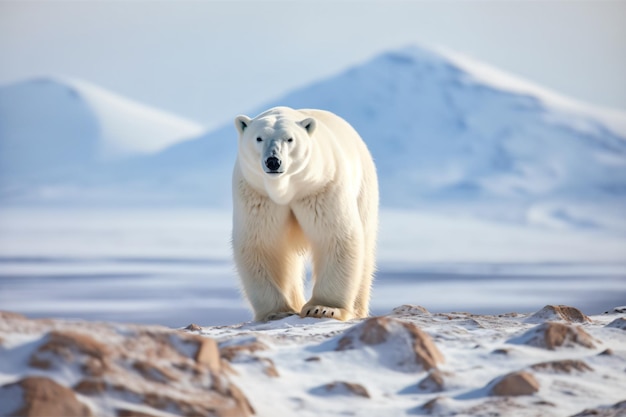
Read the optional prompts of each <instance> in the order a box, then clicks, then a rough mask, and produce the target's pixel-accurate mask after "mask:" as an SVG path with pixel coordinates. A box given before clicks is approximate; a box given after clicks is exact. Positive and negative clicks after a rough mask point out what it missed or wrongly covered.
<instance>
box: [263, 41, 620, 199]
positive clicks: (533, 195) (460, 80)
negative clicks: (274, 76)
mask: <svg viewBox="0 0 626 417" xmlns="http://www.w3.org/2000/svg"><path fill="white" fill-rule="evenodd" d="M572 103H573V102H572V101H568V100H566V99H563V98H559V97H557V96H556V95H554V94H552V93H549V92H546V91H544V90H542V89H540V88H539V87H534V86H532V85H530V84H529V83H526V82H522V81H519V80H517V79H515V78H514V77H512V76H508V75H504V74H503V73H501V72H499V71H497V70H493V69H489V67H488V66H486V65H483V64H480V63H476V62H474V61H472V60H469V59H465V58H464V59H461V58H460V56H458V55H455V56H452V54H450V55H446V54H443V53H439V52H436V51H432V50H428V49H424V48H419V47H407V48H402V49H399V50H394V51H389V52H385V53H383V54H381V55H378V56H376V57H374V58H372V59H371V60H369V61H367V62H365V63H363V64H361V65H358V66H355V67H353V68H351V69H348V70H347V71H345V72H343V73H342V74H339V75H337V76H335V77H331V78H328V79H326V80H322V81H320V82H317V83H315V84H312V85H310V86H307V87H305V88H303V89H300V90H297V91H294V92H293V93H291V94H289V95H287V96H285V97H283V98H280V99H279V100H276V101H275V102H273V103H270V105H268V106H265V107H270V106H274V105H279V104H280V105H287V106H290V107H295V108H302V107H304V108H306V107H312V108H324V109H327V110H330V111H332V112H335V113H337V114H339V115H341V116H342V117H344V118H345V119H346V120H348V121H349V122H350V123H351V124H352V125H354V126H355V128H356V129H357V131H359V132H360V133H361V135H362V136H363V138H364V139H365V141H366V142H367V143H368V146H369V147H370V150H371V151H372V154H373V156H374V159H375V160H376V163H377V166H378V169H379V173H380V181H381V190H382V199H383V204H386V205H400V206H402V205H407V204H408V205H412V204H414V203H415V202H417V201H420V200H421V201H422V202H423V201H426V200H429V201H432V200H433V199H438V200H441V199H444V200H450V199H454V200H456V201H458V200H467V199H468V198H474V199H475V198H485V197H489V198H497V199H518V200H519V199H522V200H526V201H529V200H533V199H537V198H545V197H548V196H551V197H563V196H569V197H571V196H577V197H582V196H584V198H588V197H589V196H591V195H606V194H615V193H616V192H617V193H623V192H624V190H626V187H625V185H626V174H620V173H616V172H615V171H616V167H623V166H625V165H626V140H625V138H626V134H624V135H621V134H618V133H616V132H618V131H620V129H619V125H620V123H617V122H620V121H621V120H622V119H623V120H626V118H625V117H624V116H623V115H621V113H619V112H613V113H611V114H609V115H608V116H609V117H608V118H611V120H612V121H613V122H615V123H612V124H610V125H609V124H608V123H606V122H605V119H606V118H600V117H597V113H598V112H600V111H599V110H597V109H591V108H587V107H585V106H582V105H581V106H576V105H575V104H572ZM615 115H617V116H618V117H616V118H615V117H613V116H615ZM616 121H617V122H616ZM625 125H626V123H625ZM624 131H625V132H626V130H624ZM622 171H623V170H622Z"/></svg>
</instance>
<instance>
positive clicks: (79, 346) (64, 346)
mask: <svg viewBox="0 0 626 417" xmlns="http://www.w3.org/2000/svg"><path fill="white" fill-rule="evenodd" d="M44 352H51V353H53V354H55V355H56V356H59V357H60V358H63V359H65V360H72V359H74V357H75V355H76V354H77V353H80V354H84V355H87V356H91V357H93V358H95V359H97V360H99V361H103V360H104V357H105V356H106V355H107V353H108V348H107V347H106V346H105V345H104V344H102V343H100V342H98V341H97V340H95V339H94V338H93V337H91V336H89V335H87V334H84V333H78V332H74V331H68V330H53V331H51V332H50V333H49V334H48V337H47V340H46V342H44V344H43V345H41V346H40V347H39V349H37V352H36V353H35V355H37V354H41V353H44Z"/></svg>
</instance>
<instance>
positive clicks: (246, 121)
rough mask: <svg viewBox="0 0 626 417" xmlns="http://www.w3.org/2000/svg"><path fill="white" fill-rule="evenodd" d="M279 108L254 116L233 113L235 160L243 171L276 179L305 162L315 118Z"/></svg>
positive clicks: (300, 166)
mask: <svg viewBox="0 0 626 417" xmlns="http://www.w3.org/2000/svg"><path fill="white" fill-rule="evenodd" d="M294 114H297V113H296V112H293V113H291V112H284V111H281V110H279V109H276V110H275V111H268V112H265V113H263V114H261V115H259V116H257V117H256V118H254V119H251V118H249V117H248V116H237V118H235V126H236V128H237V131H238V132H239V161H240V164H241V167H242V169H243V170H244V172H247V173H249V174H252V175H254V176H255V177H257V178H259V176H265V177H266V178H267V177H271V178H275V179H279V178H281V177H283V176H292V175H294V174H297V173H298V172H300V171H302V170H303V169H304V168H305V167H306V166H307V164H308V161H309V158H310V153H311V141H312V140H313V139H312V135H313V132H314V131H315V127H316V121H315V119H313V118H311V117H302V118H294Z"/></svg>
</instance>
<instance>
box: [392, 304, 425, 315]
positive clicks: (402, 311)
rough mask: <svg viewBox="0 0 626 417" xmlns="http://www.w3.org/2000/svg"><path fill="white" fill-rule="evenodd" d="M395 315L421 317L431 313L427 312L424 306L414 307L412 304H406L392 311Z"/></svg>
mask: <svg viewBox="0 0 626 417" xmlns="http://www.w3.org/2000/svg"><path fill="white" fill-rule="evenodd" d="M391 314H393V315H398V316H399V315H402V316H421V315H429V314H430V312H429V311H428V310H426V308H424V307H422V306H417V305H412V304H404V305H401V306H400V307H396V308H394V309H393V310H392V311H391Z"/></svg>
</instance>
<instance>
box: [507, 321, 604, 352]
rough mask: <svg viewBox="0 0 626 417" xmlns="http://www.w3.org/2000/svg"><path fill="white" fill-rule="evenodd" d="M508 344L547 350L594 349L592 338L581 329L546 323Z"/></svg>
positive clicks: (562, 324) (563, 324)
mask: <svg viewBox="0 0 626 417" xmlns="http://www.w3.org/2000/svg"><path fill="white" fill-rule="evenodd" d="M509 343H517V344H524V345H528V346H535V347H539V348H543V349H548V350H555V349H558V348H568V347H585V348H588V349H593V348H595V344H594V340H593V338H592V337H591V336H590V335H589V333H587V332H586V331H585V330H584V329H583V328H582V327H580V326H575V325H571V324H565V323H557V322H547V323H543V324H540V325H538V326H535V327H533V328H532V329H530V330H528V331H526V332H525V333H524V334H522V335H521V336H518V337H514V338H512V339H509Z"/></svg>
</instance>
